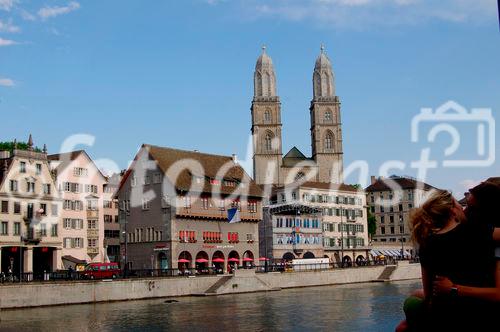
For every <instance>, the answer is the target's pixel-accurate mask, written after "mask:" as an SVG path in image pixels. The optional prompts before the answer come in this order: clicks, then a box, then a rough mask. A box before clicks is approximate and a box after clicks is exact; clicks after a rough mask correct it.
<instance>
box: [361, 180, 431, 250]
mask: <svg viewBox="0 0 500 332" xmlns="http://www.w3.org/2000/svg"><path fill="white" fill-rule="evenodd" d="M433 189H436V188H434V187H433V186H431V185H429V184H427V183H424V182H421V181H418V180H416V179H413V178H410V177H403V176H391V177H389V178H383V177H379V178H375V177H373V176H372V178H371V184H370V185H369V186H368V187H367V188H366V189H365V191H366V196H367V198H366V200H367V204H368V208H369V211H370V213H371V214H372V215H374V216H375V218H376V226H377V227H376V232H375V234H374V235H373V238H372V240H373V248H374V255H377V254H383V255H384V256H392V257H395V258H396V257H401V256H402V255H401V254H402V252H403V256H404V257H407V256H412V255H414V250H413V245H412V244H411V241H410V240H411V231H410V227H409V225H410V224H409V222H410V211H411V210H412V209H413V208H415V207H417V206H419V205H420V204H421V203H422V202H423V201H424V200H425V199H426V197H427V195H428V194H429V192H430V191H431V190H433Z"/></svg>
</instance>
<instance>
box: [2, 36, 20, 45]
mask: <svg viewBox="0 0 500 332" xmlns="http://www.w3.org/2000/svg"><path fill="white" fill-rule="evenodd" d="M16 44H18V42H15V41H13V40H10V39H3V38H2V37H0V47H2V46H11V45H16Z"/></svg>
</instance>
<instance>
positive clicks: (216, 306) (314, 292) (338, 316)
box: [0, 281, 420, 332]
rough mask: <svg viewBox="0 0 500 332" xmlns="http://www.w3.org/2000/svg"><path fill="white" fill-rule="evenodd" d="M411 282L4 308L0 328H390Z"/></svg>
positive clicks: (416, 283)
mask: <svg viewBox="0 0 500 332" xmlns="http://www.w3.org/2000/svg"><path fill="white" fill-rule="evenodd" d="M417 287H420V282H419V281H408V282H394V283H367V284H355V285H342V286H325V287H313V288H299V289H288V290H283V291H281V292H268V293H253V294H239V295H226V296H219V297H215V296H214V297H184V298H178V299H177V300H178V301H179V302H177V303H165V299H156V300H144V301H130V302H116V303H105V304H85V305H71V306H61V307H50V308H35V309H21V310H7V311H6V310H4V311H1V312H0V317H1V319H2V321H1V322H0V330H1V331H51V332H52V331H148V332H153V331H206V332H208V331H339V332H342V331H363V332H365V331H394V328H395V326H396V325H397V323H398V322H399V321H400V320H401V319H402V318H403V312H402V302H403V301H404V298H405V297H406V296H407V294H409V293H410V292H411V291H412V290H414V289H416V288H417Z"/></svg>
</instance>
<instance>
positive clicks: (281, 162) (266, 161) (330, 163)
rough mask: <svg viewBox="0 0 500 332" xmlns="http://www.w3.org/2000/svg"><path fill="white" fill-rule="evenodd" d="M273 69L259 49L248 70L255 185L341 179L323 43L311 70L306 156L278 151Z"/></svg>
mask: <svg viewBox="0 0 500 332" xmlns="http://www.w3.org/2000/svg"><path fill="white" fill-rule="evenodd" d="M276 86H277V83H276V74H275V72H274V66H273V62H272V60H271V58H270V57H269V55H267V53H266V51H265V48H264V50H263V52H262V54H261V55H260V57H259V58H258V60H257V63H256V65H255V72H254V97H253V101H252V107H251V111H252V136H253V151H254V155H253V164H254V179H255V181H256V182H257V184H274V185H284V184H288V183H292V182H294V181H295V180H296V179H297V178H299V177H303V176H306V177H307V179H308V180H309V181H314V182H323V183H341V182H342V181H343V175H342V172H343V152H342V128H341V119H340V99H339V97H338V96H337V95H336V94H335V84H334V74H333V70H332V65H331V62H330V59H329V58H328V56H327V55H326V53H325V51H324V49H323V47H322V49H321V53H320V55H319V56H318V58H317V60H316V63H315V66H314V72H313V99H312V101H311V106H310V108H309V113H310V118H311V148H312V157H311V158H308V157H306V156H305V155H304V154H303V153H302V152H300V151H299V150H298V149H297V148H296V147H294V148H292V149H291V150H290V151H289V152H288V153H287V154H286V155H285V156H283V154H282V134H281V131H282V122H281V102H280V98H279V96H278V94H277V88H276Z"/></svg>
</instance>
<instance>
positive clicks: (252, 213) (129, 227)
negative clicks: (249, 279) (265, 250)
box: [117, 145, 262, 271]
mask: <svg viewBox="0 0 500 332" xmlns="http://www.w3.org/2000/svg"><path fill="white" fill-rule="evenodd" d="M117 197H118V200H119V203H120V225H121V227H122V233H123V234H124V235H125V236H124V237H123V238H122V239H121V241H122V262H123V263H125V262H126V266H127V267H128V268H130V269H161V270H167V269H183V268H194V269H196V270H197V271H204V270H206V269H207V268H215V269H217V270H218V271H227V268H228V265H229V264H239V265H245V264H255V263H256V262H257V261H258V252H259V250H258V240H259V239H258V223H259V222H260V221H261V220H262V203H261V200H262V192H261V189H260V188H259V187H258V186H257V185H256V184H255V182H254V181H253V180H252V179H251V178H250V176H248V175H247V174H246V173H245V171H244V170H243V168H242V167H241V166H240V165H239V164H238V163H237V162H236V161H235V158H233V157H226V156H220V155H212V154H206V153H201V152H196V151H195V152H193V151H184V150H177V149H171V148H165V147H159V146H153V145H143V146H142V147H141V149H140V150H139V152H138V153H137V155H136V157H135V159H134V161H133V163H132V164H131V166H130V167H129V169H128V170H127V171H126V173H125V174H124V176H123V179H122V181H121V184H120V188H119V191H118V194H117ZM231 208H236V209H237V210H238V213H239V215H240V218H241V221H240V222H236V223H229V221H228V212H229V209H231Z"/></svg>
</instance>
